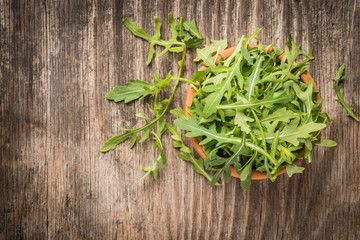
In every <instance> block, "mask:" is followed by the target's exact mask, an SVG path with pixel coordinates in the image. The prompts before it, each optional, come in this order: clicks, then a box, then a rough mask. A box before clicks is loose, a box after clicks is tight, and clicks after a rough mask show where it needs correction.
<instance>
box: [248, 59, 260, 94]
mask: <svg viewBox="0 0 360 240" xmlns="http://www.w3.org/2000/svg"><path fill="white" fill-rule="evenodd" d="M262 61H263V58H262V57H260V58H259V59H258V60H257V61H256V63H255V64H254V70H253V71H252V73H251V75H250V77H248V78H245V85H246V86H247V87H248V89H247V93H246V98H247V100H248V101H250V99H251V97H252V96H253V95H254V94H255V87H256V85H258V84H260V83H261V82H260V73H261V62H262Z"/></svg>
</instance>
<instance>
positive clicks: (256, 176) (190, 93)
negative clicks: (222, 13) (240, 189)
mask: <svg viewBox="0 0 360 240" xmlns="http://www.w3.org/2000/svg"><path fill="white" fill-rule="evenodd" d="M257 46H258V45H257V44H249V45H248V47H257ZM265 47H266V46H265ZM235 49H236V46H235V47H231V48H228V49H225V50H224V51H221V52H219V54H218V55H221V57H223V58H224V59H226V58H228V57H230V56H231V54H232V53H233V52H234V51H235ZM271 50H272V48H271V47H270V48H269V50H268V51H271ZM284 56H285V53H283V54H281V55H280V56H279V57H278V59H281V58H283V57H284ZM221 57H220V56H218V58H217V59H216V63H218V62H219V61H220V58H221ZM213 59H214V60H215V56H214V57H213ZM204 69H206V67H205V66H201V67H200V68H199V71H201V70H204ZM308 78H310V79H311V81H312V82H313V85H314V87H315V89H316V90H318V88H317V86H316V84H315V81H314V79H313V78H312V77H311V75H310V73H309V72H308V71H306V72H305V73H303V74H301V75H300V79H301V81H302V82H304V83H305V84H307V83H308ZM194 93H195V90H194V89H193V88H191V86H189V88H188V90H187V92H186V95H185V101H184V112H185V113H186V115H188V116H190V113H189V112H188V110H187V107H188V106H190V105H191V103H192V100H193V98H194ZM319 97H320V96H319V95H318V96H317V99H318V98H319ZM189 139H190V142H191V145H192V146H193V147H194V149H195V150H196V152H197V153H198V154H199V155H200V156H201V157H202V158H206V154H205V152H204V151H203V147H202V146H201V145H200V144H199V143H200V141H199V139H197V138H195V137H190V138H189ZM303 154H304V149H300V150H299V155H300V156H302V155H303ZM300 161H301V159H295V161H294V164H296V165H297V164H298V163H299V162H300ZM230 171H231V176H233V177H236V178H240V175H239V174H237V173H236V171H235V169H234V167H233V166H230ZM285 172H286V168H282V169H281V170H280V171H279V172H278V174H277V175H278V176H279V175H281V174H283V173H285ZM251 179H253V180H261V179H267V177H266V173H262V172H258V171H256V170H255V169H253V170H252V174H251Z"/></svg>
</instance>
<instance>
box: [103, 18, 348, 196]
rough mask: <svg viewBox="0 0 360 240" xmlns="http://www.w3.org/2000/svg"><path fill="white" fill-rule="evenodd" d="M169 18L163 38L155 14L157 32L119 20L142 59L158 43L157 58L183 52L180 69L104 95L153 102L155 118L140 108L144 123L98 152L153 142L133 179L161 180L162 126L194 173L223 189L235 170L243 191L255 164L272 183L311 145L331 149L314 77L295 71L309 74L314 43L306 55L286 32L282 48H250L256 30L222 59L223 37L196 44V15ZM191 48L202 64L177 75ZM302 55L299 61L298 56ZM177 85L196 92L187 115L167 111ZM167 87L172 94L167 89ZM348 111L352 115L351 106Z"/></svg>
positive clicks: (163, 159)
mask: <svg viewBox="0 0 360 240" xmlns="http://www.w3.org/2000/svg"><path fill="white" fill-rule="evenodd" d="M168 20H169V25H170V31H171V38H170V39H169V40H164V39H162V38H161V34H160V30H161V23H160V21H159V19H158V18H156V17H154V21H155V34H154V35H150V34H148V33H147V32H145V31H144V30H143V29H141V28H140V27H138V26H137V25H136V23H134V22H132V21H131V20H129V19H128V18H125V19H124V20H123V21H122V22H123V24H124V26H125V27H126V28H128V29H129V30H130V31H131V32H132V33H133V34H134V35H135V36H137V37H139V38H142V39H143V40H146V41H147V42H148V43H149V53H148V58H147V64H150V63H151V62H152V60H153V59H154V54H155V47H156V46H158V47H159V46H160V47H162V48H163V50H162V52H161V53H160V54H158V55H157V56H156V57H155V59H157V58H158V57H160V56H162V55H163V54H165V53H167V52H173V53H180V54H182V58H181V60H180V61H179V62H178V65H179V70H178V74H177V75H173V74H172V72H171V71H170V72H169V73H168V75H167V76H166V77H165V78H164V79H161V78H160V77H159V76H158V75H157V74H156V73H155V72H154V73H153V79H154V80H153V82H148V81H143V80H139V79H132V80H130V81H129V82H128V83H126V84H125V85H124V86H116V87H115V88H114V89H113V90H111V91H109V92H108V93H107V94H106V98H107V99H108V100H111V101H114V102H124V103H129V102H131V101H135V100H142V99H149V98H151V99H152V100H153V105H152V106H151V107H149V110H150V112H151V113H152V115H153V117H152V118H149V119H148V118H147V117H146V116H145V115H144V114H143V113H137V114H136V116H137V117H139V118H142V119H143V120H144V121H145V124H144V125H143V126H141V127H139V128H135V129H125V128H122V127H120V126H118V128H119V129H121V130H122V131H123V133H122V134H119V135H117V136H114V137H112V138H110V139H108V140H107V141H106V142H105V143H104V145H103V146H102V148H101V151H102V152H107V151H110V150H113V149H115V148H116V146H117V145H119V144H120V143H122V142H124V141H125V140H127V139H130V141H129V144H130V148H132V147H133V146H134V145H135V144H136V142H137V140H138V138H140V136H139V135H140V134H142V136H141V138H140V140H139V142H140V143H141V142H144V141H147V140H149V139H151V140H152V141H153V146H154V148H156V149H157V150H158V157H157V158H156V159H155V161H154V162H153V164H152V165H149V166H143V168H142V169H143V171H144V172H145V174H144V175H143V177H141V178H140V179H139V181H138V182H140V181H142V180H143V179H145V178H146V177H147V176H149V175H153V177H154V179H157V178H158V171H159V169H161V168H162V167H163V166H164V164H165V163H166V161H167V157H166V155H165V145H164V144H163V141H162V136H163V135H164V134H165V133H166V132H167V131H169V132H170V133H171V137H172V139H173V146H174V147H175V148H178V149H179V150H180V151H181V153H179V154H178V156H179V158H181V159H183V160H185V161H188V162H190V163H192V165H193V169H194V171H195V172H197V173H198V174H200V175H202V176H204V177H205V178H206V179H207V180H208V181H209V182H210V185H211V186H220V183H219V179H220V177H221V176H222V175H224V178H225V182H229V181H230V178H231V167H233V168H234V170H235V171H236V172H237V173H238V174H240V185H241V187H242V188H243V189H244V190H246V189H248V188H249V186H250V184H251V175H252V170H253V169H256V170H257V171H260V172H265V173H266V174H267V177H268V178H269V179H270V180H272V181H274V180H275V179H276V176H277V173H278V172H279V171H280V170H281V169H282V168H286V171H287V174H288V175H289V177H291V176H292V175H293V174H295V173H301V172H302V171H303V170H304V168H303V167H299V166H296V165H295V164H294V161H295V159H297V158H305V159H306V160H307V162H308V163H309V162H311V161H312V160H311V155H312V151H313V149H314V145H319V146H326V147H333V146H336V143H335V142H334V141H331V140H323V141H322V142H320V137H321V130H322V129H324V128H325V127H326V125H327V124H330V119H329V118H328V116H327V114H326V113H323V112H322V111H321V105H322V99H321V98H320V99H317V95H318V92H317V91H316V89H314V87H313V84H312V81H308V84H305V83H303V82H301V81H300V75H301V74H302V73H304V72H306V65H307V64H308V63H309V61H310V60H312V59H313V56H312V54H311V48H309V50H308V53H305V52H303V51H302V50H301V47H300V45H297V44H296V43H295V42H294V40H293V39H292V37H291V36H290V37H289V41H288V46H287V47H285V51H282V50H281V49H279V48H276V47H275V46H264V45H263V44H262V43H261V42H259V41H258V45H257V47H249V43H250V41H252V40H254V39H258V38H257V34H258V33H259V32H260V31H261V29H260V28H259V29H257V30H256V31H255V32H254V33H253V34H252V35H250V37H248V38H246V37H245V36H242V37H241V38H239V39H238V41H239V42H238V44H237V46H236V47H235V51H234V53H233V54H232V55H231V56H230V57H228V58H226V59H224V58H223V57H222V56H221V55H220V54H219V53H220V51H222V50H224V49H226V48H227V47H228V44H227V40H218V41H215V40H211V44H210V45H208V46H206V45H205V46H204V47H203V48H199V46H200V45H201V44H202V42H203V40H204V39H203V37H202V35H201V34H200V33H199V31H198V29H197V27H196V24H195V21H194V20H192V21H190V22H188V21H185V20H184V19H183V18H182V17H180V18H177V20H175V19H174V17H173V16H172V14H169V15H168ZM188 48H190V49H195V50H196V53H197V57H196V58H195V59H194V61H195V62H200V64H201V65H204V66H206V67H207V68H206V69H205V70H202V71H196V72H195V73H194V74H193V79H192V80H190V79H186V78H183V77H182V71H183V68H184V62H185V57H186V50H187V49H188ZM284 52H285V56H284V57H283V58H282V59H280V60H279V59H278V56H279V55H281V54H282V53H284ZM301 55H302V56H303V57H302V58H303V60H302V61H296V59H297V58H298V57H299V56H301ZM215 60H216V61H215ZM341 80H343V72H342V73H338V74H337V78H336V79H335V83H336V84H335V85H336V87H335V85H334V89H335V90H336V91H337V93H338V92H339V94H340V95H339V94H338V96H339V99H340V100H339V101H340V102H341V103H342V104H343V105H344V106H346V105H345V103H344V102H343V94H342V91H341V88H342V85H341V83H339V82H340V81H341ZM180 82H187V83H189V84H191V86H192V87H193V89H194V90H195V94H194V99H193V103H192V105H191V106H190V107H189V112H190V114H191V116H190V117H188V116H187V115H186V114H185V113H184V112H183V111H182V110H181V109H173V110H170V108H171V104H172V101H173V99H174V96H175V93H176V90H177V87H178V85H179V83H180ZM169 89H171V91H170V93H169V94H164V92H166V91H167V90H169ZM163 96H168V97H165V98H164V97H163ZM346 109H347V111H348V112H352V111H351V110H352V109H351V108H347V107H346ZM169 111H170V112H171V114H173V115H176V116H178V119H176V120H175V121H174V123H175V125H176V126H177V127H178V128H180V129H182V130H186V131H187V133H186V136H187V137H196V138H198V139H199V140H200V144H201V145H202V146H203V148H204V151H205V153H206V154H207V156H206V158H205V159H202V158H196V157H195V156H194V155H193V153H192V151H191V149H190V148H189V147H188V146H186V144H185V143H184V141H183V139H182V137H181V135H180V133H179V132H178V130H177V128H176V127H175V126H174V125H173V124H171V123H169V122H167V121H166V120H165V115H166V113H167V112H169ZM150 136H151V138H150ZM300 149H303V152H304V153H303V155H302V156H300V154H299V153H298V151H299V150H300ZM207 170H211V171H215V174H214V175H211V174H209V173H208V172H207Z"/></svg>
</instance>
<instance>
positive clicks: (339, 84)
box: [333, 64, 360, 122]
mask: <svg viewBox="0 0 360 240" xmlns="http://www.w3.org/2000/svg"><path fill="white" fill-rule="evenodd" d="M345 78H346V76H345V64H343V65H341V66H340V68H339V70H338V71H337V73H336V76H335V78H334V85H333V88H334V90H335V92H336V95H337V96H338V99H337V100H336V101H337V102H338V103H340V104H341V105H342V106H343V107H344V108H345V110H346V112H347V115H348V116H349V117H352V118H353V119H355V120H356V121H358V122H359V121H360V120H359V119H358V118H357V117H356V116H355V114H354V112H353V108H352V107H348V106H347V105H346V103H345V101H344V79H345Z"/></svg>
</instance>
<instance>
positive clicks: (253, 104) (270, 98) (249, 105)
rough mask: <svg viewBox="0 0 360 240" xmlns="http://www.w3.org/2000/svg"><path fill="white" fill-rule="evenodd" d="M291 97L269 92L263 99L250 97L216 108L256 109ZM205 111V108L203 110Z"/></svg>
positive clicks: (267, 106)
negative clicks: (249, 98)
mask: <svg viewBox="0 0 360 240" xmlns="http://www.w3.org/2000/svg"><path fill="white" fill-rule="evenodd" d="M209 96H210V95H209ZM292 99H293V96H292V95H289V94H286V93H285V92H283V93H281V94H280V95H279V94H274V93H269V94H267V95H266V96H265V97H264V98H263V99H261V100H259V99H252V100H250V101H243V100H240V101H238V102H236V103H232V104H229V105H219V106H217V109H239V110H243V109H256V108H258V107H260V106H264V107H266V108H273V107H275V106H274V104H275V103H287V102H289V101H291V100H292ZM204 111H205V110H204Z"/></svg>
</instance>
